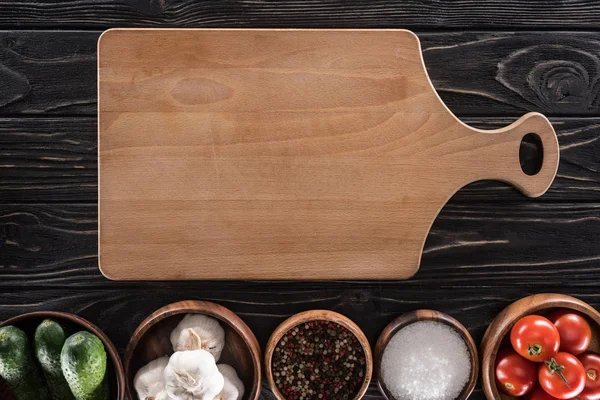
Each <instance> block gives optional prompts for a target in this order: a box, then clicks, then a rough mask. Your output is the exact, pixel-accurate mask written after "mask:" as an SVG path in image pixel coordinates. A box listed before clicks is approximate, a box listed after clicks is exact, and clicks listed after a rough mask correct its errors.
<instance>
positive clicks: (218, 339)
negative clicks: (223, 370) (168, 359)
mask: <svg viewBox="0 0 600 400" xmlns="http://www.w3.org/2000/svg"><path fill="white" fill-rule="evenodd" d="M171 344H172V345H173V350H174V351H184V350H206V351H208V352H209V353H210V354H212V355H213V356H214V358H215V361H219V358H220V357H221V352H222V351H223V347H224V346H225V331H224V330H223V328H222V327H221V325H220V324H219V322H218V321H217V320H216V319H214V318H211V317H209V316H207V315H202V314H187V315H186V316H185V317H184V318H183V319H182V320H181V322H180V323H179V325H177V327H176V328H175V329H174V330H173V332H171Z"/></svg>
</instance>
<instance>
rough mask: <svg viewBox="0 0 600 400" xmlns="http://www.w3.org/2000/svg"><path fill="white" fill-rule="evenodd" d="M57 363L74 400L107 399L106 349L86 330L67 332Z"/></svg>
mask: <svg viewBox="0 0 600 400" xmlns="http://www.w3.org/2000/svg"><path fill="white" fill-rule="evenodd" d="M60 365H61V369H62V372H63V375H64V377H65V379H66V380H67V383H68V384H69V387H70V388H71V392H72V393H73V395H74V396H75V399H76V400H108V383H107V379H106V351H105V350H104V345H103V344H102V341H100V339H98V337H96V336H95V335H93V334H91V333H89V332H78V333H76V334H74V335H72V336H70V337H69V338H68V339H67V340H66V341H65V344H64V346H63V349H62V352H61V354H60Z"/></svg>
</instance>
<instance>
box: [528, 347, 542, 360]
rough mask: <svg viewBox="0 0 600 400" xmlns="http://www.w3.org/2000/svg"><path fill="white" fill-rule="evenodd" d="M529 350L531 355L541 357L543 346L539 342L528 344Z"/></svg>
mask: <svg viewBox="0 0 600 400" xmlns="http://www.w3.org/2000/svg"><path fill="white" fill-rule="evenodd" d="M527 351H528V352H529V356H530V357H533V356H537V357H539V356H540V355H541V354H542V346H541V345H539V344H534V345H530V344H528V345H527Z"/></svg>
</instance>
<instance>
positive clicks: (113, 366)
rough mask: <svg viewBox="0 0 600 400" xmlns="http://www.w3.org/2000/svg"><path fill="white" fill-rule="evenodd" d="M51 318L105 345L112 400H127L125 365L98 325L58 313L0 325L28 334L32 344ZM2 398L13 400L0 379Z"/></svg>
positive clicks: (36, 314)
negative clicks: (10, 326) (42, 324)
mask: <svg viewBox="0 0 600 400" xmlns="http://www.w3.org/2000/svg"><path fill="white" fill-rule="evenodd" d="M47 318H50V319H53V320H55V321H57V322H63V323H65V324H67V325H70V326H72V327H74V328H75V332H77V330H86V331H88V332H91V333H93V334H94V335H96V336H98V338H99V339H100V340H101V341H102V343H103V344H104V349H105V350H106V354H107V356H108V357H107V361H108V362H107V376H108V383H109V387H110V398H111V399H115V400H123V399H124V398H125V372H124V371H123V364H121V358H120V357H119V353H118V352H117V349H116V348H115V346H114V345H113V344H112V342H111V341H110V339H109V338H108V337H107V336H106V335H105V334H104V332H102V331H101V330H100V329H99V328H98V327H97V326H96V325H94V324H92V323H91V322H89V321H87V320H85V319H83V318H81V317H78V316H77V315H75V314H69V313H64V312H58V311H36V312H32V313H27V314H22V315H19V316H16V317H13V318H10V319H7V320H6V321H4V322H2V323H0V327H2V326H7V325H14V326H16V327H17V328H20V329H22V330H23V331H25V332H26V333H27V336H28V337H29V338H30V343H33V342H32V340H33V339H32V338H33V334H34V332H35V329H36V328H37V326H38V325H39V324H40V323H41V322H42V321H43V320H45V319H47ZM0 398H1V399H4V400H13V399H14V397H13V394H12V392H11V391H10V389H9V388H8V386H7V385H6V384H5V383H4V382H3V381H2V379H0Z"/></svg>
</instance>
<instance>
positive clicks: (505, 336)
mask: <svg viewBox="0 0 600 400" xmlns="http://www.w3.org/2000/svg"><path fill="white" fill-rule="evenodd" d="M556 308H568V309H571V310H575V311H578V312H580V313H581V314H583V315H584V316H586V317H587V319H588V321H589V322H590V327H591V328H592V342H591V343H590V347H589V349H590V350H591V351H594V352H599V351H600V313H598V311H597V310H596V309H595V308H594V307H592V306H591V305H589V304H587V303H586V302H584V301H582V300H579V299H577V298H575V297H571V296H566V295H564V294H558V293H543V294H536V295H532V296H528V297H525V298H522V299H520V300H517V301H515V302H514V303H512V304H511V305H509V306H508V307H506V308H505V309H504V310H502V312H501V313H500V314H498V316H497V317H496V318H494V320H493V321H492V323H491V324H490V326H489V327H488V328H487V330H486V332H485V334H484V336H483V339H482V341H481V354H482V356H481V357H482V360H481V377H482V383H483V390H484V392H485V395H486V397H487V398H488V400H500V399H503V400H510V399H512V397H509V396H505V395H504V394H502V393H500V392H499V391H498V388H497V387H496V377H495V376H496V375H495V371H494V365H495V363H496V355H497V354H498V351H499V350H500V348H501V347H502V346H510V339H509V337H510V335H509V332H510V330H511V329H512V327H513V325H514V324H515V323H516V322H517V321H518V320H519V319H521V318H522V317H524V316H526V315H530V314H539V315H546V314H547V313H548V312H550V311H551V310H552V309H556Z"/></svg>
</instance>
